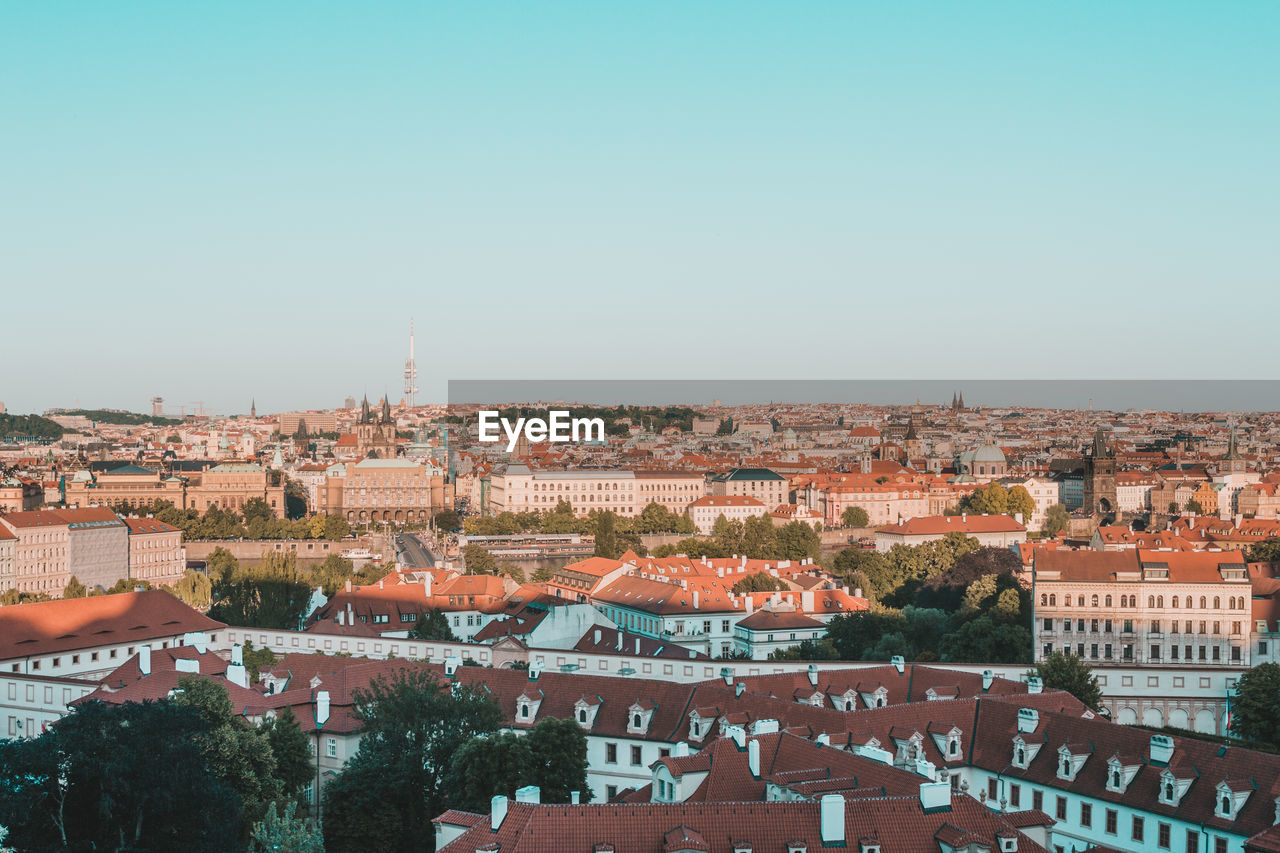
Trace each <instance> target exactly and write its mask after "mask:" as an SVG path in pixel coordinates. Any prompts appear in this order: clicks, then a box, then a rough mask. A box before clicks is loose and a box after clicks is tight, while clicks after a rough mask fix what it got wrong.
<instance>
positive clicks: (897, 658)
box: [889, 655, 907, 675]
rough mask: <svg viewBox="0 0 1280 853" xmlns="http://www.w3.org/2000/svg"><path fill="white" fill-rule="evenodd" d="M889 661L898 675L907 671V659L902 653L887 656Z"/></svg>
mask: <svg viewBox="0 0 1280 853" xmlns="http://www.w3.org/2000/svg"><path fill="white" fill-rule="evenodd" d="M889 663H891V664H893V668H894V669H896V670H897V671H898V675H902V674H903V673H904V672H906V671H907V661H906V658H904V657H903V656H902V655H894V656H893V657H891V658H889Z"/></svg>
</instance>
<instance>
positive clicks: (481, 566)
mask: <svg viewBox="0 0 1280 853" xmlns="http://www.w3.org/2000/svg"><path fill="white" fill-rule="evenodd" d="M462 562H463V565H465V566H466V567H467V574H469V575H492V574H495V573H496V572H497V570H498V561H497V560H496V559H495V558H494V556H493V555H492V554H490V553H489V552H488V551H486V550H485V549H484V547H483V546H481V545H467V546H466V547H465V548H463V549H462Z"/></svg>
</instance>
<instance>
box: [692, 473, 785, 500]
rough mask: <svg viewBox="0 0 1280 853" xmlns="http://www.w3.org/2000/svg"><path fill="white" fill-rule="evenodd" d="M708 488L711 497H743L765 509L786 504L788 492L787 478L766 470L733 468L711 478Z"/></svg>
mask: <svg viewBox="0 0 1280 853" xmlns="http://www.w3.org/2000/svg"><path fill="white" fill-rule="evenodd" d="M708 486H709V489H708V493H709V494H711V495H716V496H741V495H745V496H747V497H753V498H755V499H756V500H758V501H760V503H762V504H764V505H765V506H767V507H775V506H777V505H778V504H784V503H787V501H788V492H789V491H790V488H789V486H788V484H787V478H786V477H783V476H782V475H781V474H779V473H777V472H775V471H770V470H769V469H768V468H734V469H733V470H731V471H727V472H725V473H723V474H717V475H715V476H713V477H712V478H711V480H710V481H709V483H708Z"/></svg>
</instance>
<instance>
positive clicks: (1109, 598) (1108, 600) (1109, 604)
mask: <svg viewBox="0 0 1280 853" xmlns="http://www.w3.org/2000/svg"><path fill="white" fill-rule="evenodd" d="M1106 602H1107V607H1110V606H1111V596H1109V595H1108V596H1107V598H1106Z"/></svg>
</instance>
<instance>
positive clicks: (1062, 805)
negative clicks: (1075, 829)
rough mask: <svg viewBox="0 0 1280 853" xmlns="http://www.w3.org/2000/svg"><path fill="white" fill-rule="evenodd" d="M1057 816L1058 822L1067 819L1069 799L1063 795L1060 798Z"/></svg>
mask: <svg viewBox="0 0 1280 853" xmlns="http://www.w3.org/2000/svg"><path fill="white" fill-rule="evenodd" d="M1057 816H1058V820H1066V819H1067V798H1066V797H1064V796H1062V795H1059V796H1058V806H1057Z"/></svg>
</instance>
